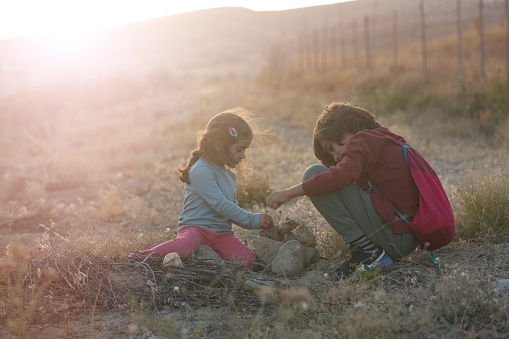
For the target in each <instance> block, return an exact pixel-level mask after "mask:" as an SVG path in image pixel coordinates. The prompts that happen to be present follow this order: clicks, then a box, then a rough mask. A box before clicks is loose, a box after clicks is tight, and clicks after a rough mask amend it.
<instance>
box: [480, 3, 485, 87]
mask: <svg viewBox="0 0 509 339" xmlns="http://www.w3.org/2000/svg"><path fill="white" fill-rule="evenodd" d="M483 11H484V3H483V0H479V44H480V46H479V47H480V50H481V84H484V82H485V81H486V73H485V70H484V18H483V17H484V15H483Z"/></svg>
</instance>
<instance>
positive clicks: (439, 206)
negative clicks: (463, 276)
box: [370, 138, 455, 264]
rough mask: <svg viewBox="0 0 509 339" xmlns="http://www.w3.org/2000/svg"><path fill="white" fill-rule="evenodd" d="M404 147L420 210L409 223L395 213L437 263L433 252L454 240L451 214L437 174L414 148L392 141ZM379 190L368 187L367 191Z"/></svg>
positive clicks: (401, 215) (452, 216)
mask: <svg viewBox="0 0 509 339" xmlns="http://www.w3.org/2000/svg"><path fill="white" fill-rule="evenodd" d="M391 139H392V140H393V141H394V142H395V143H396V144H398V145H400V146H401V147H402V148H403V154H404V155H405V160H406V163H407V165H408V167H409V168H410V173H411V174H412V178H413V179H414V182H415V185H416V186H417V188H418V189H419V209H418V210H417V212H416V214H415V216H414V219H413V220H412V221H408V219H407V218H405V216H404V215H403V214H401V212H399V211H397V212H398V214H399V216H400V217H401V219H403V220H404V221H405V222H406V223H407V224H408V227H410V230H411V231H412V233H413V234H414V236H415V238H416V239H417V241H418V242H419V246H420V247H421V248H423V249H425V250H428V251H430V252H431V259H432V260H433V262H434V263H435V264H436V263H437V262H436V260H435V256H434V255H433V251H434V250H436V249H439V248H441V247H444V246H445V245H447V244H449V243H450V242H451V241H452V240H453V239H454V227H455V223H454V214H453V212H452V207H451V204H450V202H449V199H448V198H447V194H446V193H445V191H444V188H443V187H442V183H441V182H440V179H439V178H438V176H437V174H436V173H435V171H434V170H433V168H431V166H430V165H429V164H428V162H427V161H426V160H425V159H424V158H423V156H422V155H421V154H420V153H419V152H417V150H415V149H414V148H413V147H411V146H408V145H405V144H403V143H402V142H401V141H399V140H397V139H395V138H391ZM371 188H372V189H374V190H375V191H377V192H378V190H377V189H376V188H375V187H373V186H371V184H370V189H371Z"/></svg>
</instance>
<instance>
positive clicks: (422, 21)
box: [419, 0, 482, 84]
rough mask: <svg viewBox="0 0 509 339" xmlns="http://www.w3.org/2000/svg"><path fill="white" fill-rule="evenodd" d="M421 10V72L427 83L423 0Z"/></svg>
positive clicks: (421, 0)
mask: <svg viewBox="0 0 509 339" xmlns="http://www.w3.org/2000/svg"><path fill="white" fill-rule="evenodd" d="M481 1H482V0H481ZM419 7H420V12H421V44H422V73H423V77H424V82H425V83H426V84H427V83H428V61H427V59H426V14H425V13H424V1H423V0H420V6H419Z"/></svg>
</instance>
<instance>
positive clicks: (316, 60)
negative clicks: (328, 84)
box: [313, 29, 320, 74]
mask: <svg viewBox="0 0 509 339" xmlns="http://www.w3.org/2000/svg"><path fill="white" fill-rule="evenodd" d="M319 57H320V49H319V46H318V32H317V31H316V29H314V30H313V61H314V70H315V74H318V73H320V60H319Z"/></svg>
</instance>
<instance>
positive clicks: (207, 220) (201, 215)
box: [178, 158, 260, 233]
mask: <svg viewBox="0 0 509 339" xmlns="http://www.w3.org/2000/svg"><path fill="white" fill-rule="evenodd" d="M189 180H190V181H191V184H186V186H185V198H184V210H183V211H182V213H180V217H179V222H178V231H179V230H180V229H181V228H182V227H183V226H186V225H195V226H200V227H203V228H205V229H207V230H209V231H213V232H231V233H233V231H232V223H235V224H236V225H239V226H240V227H243V228H247V229H251V228H259V226H260V214H259V213H250V212H247V211H245V210H244V209H242V208H240V207H239V206H238V205H237V200H236V187H237V175H236V174H235V173H234V172H232V171H230V170H229V169H227V168H226V167H225V166H220V165H218V164H216V163H213V162H211V161H208V160H206V159H204V158H200V159H198V161H196V163H195V164H194V165H193V166H192V167H191V170H190V171H189Z"/></svg>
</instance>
